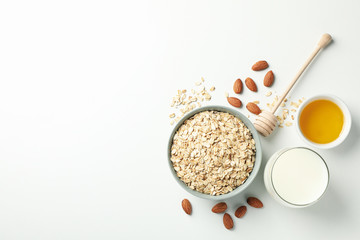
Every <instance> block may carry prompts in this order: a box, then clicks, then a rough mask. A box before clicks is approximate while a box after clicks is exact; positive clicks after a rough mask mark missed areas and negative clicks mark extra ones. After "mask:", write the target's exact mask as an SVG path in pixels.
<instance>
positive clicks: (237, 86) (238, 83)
mask: <svg viewBox="0 0 360 240" xmlns="http://www.w3.org/2000/svg"><path fill="white" fill-rule="evenodd" d="M242 88H243V83H242V81H241V79H240V78H238V79H237V80H236V81H235V82H234V87H233V89H234V92H235V93H241V91H242Z"/></svg>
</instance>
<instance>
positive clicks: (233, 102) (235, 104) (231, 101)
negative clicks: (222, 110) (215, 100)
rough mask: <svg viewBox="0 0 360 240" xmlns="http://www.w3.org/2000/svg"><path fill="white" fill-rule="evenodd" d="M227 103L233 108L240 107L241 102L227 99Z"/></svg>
mask: <svg viewBox="0 0 360 240" xmlns="http://www.w3.org/2000/svg"><path fill="white" fill-rule="evenodd" d="M227 100H228V102H229V103H230V105H231V106H233V107H237V108H239V107H241V101H240V99H238V98H236V97H228V98H227Z"/></svg>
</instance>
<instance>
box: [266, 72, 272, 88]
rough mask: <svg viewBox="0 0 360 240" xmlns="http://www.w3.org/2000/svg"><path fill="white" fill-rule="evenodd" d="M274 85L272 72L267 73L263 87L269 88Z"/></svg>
mask: <svg viewBox="0 0 360 240" xmlns="http://www.w3.org/2000/svg"><path fill="white" fill-rule="evenodd" d="M273 83H274V73H273V71H268V72H267V73H266V75H265V77H264V86H265V87H270V86H271V85H272V84H273Z"/></svg>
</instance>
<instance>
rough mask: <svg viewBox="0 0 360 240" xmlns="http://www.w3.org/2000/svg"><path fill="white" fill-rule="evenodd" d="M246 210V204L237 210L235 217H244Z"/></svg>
mask: <svg viewBox="0 0 360 240" xmlns="http://www.w3.org/2000/svg"><path fill="white" fill-rule="evenodd" d="M246 210H247V208H246V206H241V207H239V208H238V209H236V211H235V217H237V218H241V217H243V216H244V215H245V213H246Z"/></svg>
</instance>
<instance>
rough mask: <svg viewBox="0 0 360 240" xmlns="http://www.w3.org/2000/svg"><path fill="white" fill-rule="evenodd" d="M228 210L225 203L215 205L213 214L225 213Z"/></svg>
mask: <svg viewBox="0 0 360 240" xmlns="http://www.w3.org/2000/svg"><path fill="white" fill-rule="evenodd" d="M226 209H227V205H226V203H224V202H220V203H218V204H215V206H214V207H213V208H212V209H211V211H212V212H213V213H222V212H225V210H226Z"/></svg>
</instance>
